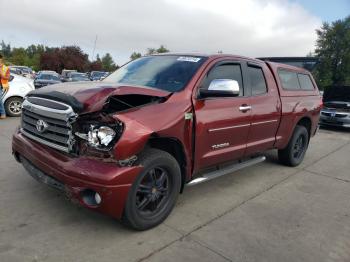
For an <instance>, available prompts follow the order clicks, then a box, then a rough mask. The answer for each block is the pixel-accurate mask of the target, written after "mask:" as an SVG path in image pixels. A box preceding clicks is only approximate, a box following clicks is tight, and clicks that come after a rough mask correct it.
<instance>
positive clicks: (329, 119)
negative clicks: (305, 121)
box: [320, 86, 350, 127]
mask: <svg viewBox="0 0 350 262" xmlns="http://www.w3.org/2000/svg"><path fill="white" fill-rule="evenodd" d="M320 125H327V126H340V127H350V86H332V87H328V88H326V89H325V91H324V94H323V109H322V110H321V116H320Z"/></svg>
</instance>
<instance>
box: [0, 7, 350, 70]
mask: <svg viewBox="0 0 350 262" xmlns="http://www.w3.org/2000/svg"><path fill="white" fill-rule="evenodd" d="M0 6H1V9H0V19H1V21H2V22H1V23H0V41H1V40H4V41H5V42H6V43H10V44H11V45H12V46H15V47H20V46H23V47H26V46H28V45H30V44H44V45H47V46H63V45H78V46H80V47H81V48H82V49H83V50H84V51H85V52H86V53H87V54H89V56H90V59H91V58H92V53H93V49H94V42H95V38H96V36H97V42H96V50H95V56H96V54H99V55H100V56H102V55H103V54H105V53H107V52H109V53H111V54H112V56H113V58H114V60H115V61H116V62H117V64H119V65H121V64H123V63H125V62H127V61H128V60H129V57H130V54H131V53H132V52H133V51H136V52H140V53H142V54H144V53H145V52H146V50H147V48H149V47H153V48H157V47H159V46H160V45H161V44H162V45H165V46H166V47H167V48H168V49H170V50H171V51H172V52H199V53H217V52H218V51H222V52H224V53H231V54H238V55H244V56H250V57H262V56H305V55H306V54H307V53H309V52H310V51H313V50H314V44H315V40H316V33H315V29H317V28H319V27H320V26H321V25H322V22H323V21H328V22H332V21H334V20H336V19H341V18H344V17H345V16H347V15H350V0H333V1H326V0H319V1H316V0H60V1H53V0H0ZM4 7H5V8H4Z"/></svg>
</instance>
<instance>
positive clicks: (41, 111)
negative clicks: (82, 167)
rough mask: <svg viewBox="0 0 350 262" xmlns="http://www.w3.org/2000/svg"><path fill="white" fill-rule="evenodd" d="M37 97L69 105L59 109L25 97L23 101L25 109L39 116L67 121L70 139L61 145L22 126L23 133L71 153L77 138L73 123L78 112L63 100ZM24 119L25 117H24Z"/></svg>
mask: <svg viewBox="0 0 350 262" xmlns="http://www.w3.org/2000/svg"><path fill="white" fill-rule="evenodd" d="M33 97H35V98H38V99H41V100H46V101H50V102H53V103H57V104H61V105H63V106H65V107H67V108H68V109H66V110H59V109H54V108H49V107H45V106H40V105H36V104H33V103H31V102H29V101H28V100H27V99H24V101H23V103H22V108H24V109H25V110H27V111H29V112H31V113H34V114H37V115H38V117H40V116H43V117H48V118H52V119H56V120H62V121H65V122H66V126H67V127H68V128H69V130H68V141H67V146H61V145H57V144H55V143H53V142H48V141H46V140H44V139H42V138H40V137H37V136H35V135H32V134H30V133H28V132H26V131H25V130H24V129H23V128H21V132H22V134H23V135H25V136H27V137H29V138H31V139H33V140H35V141H37V142H39V143H42V144H44V145H47V146H50V147H52V148H55V149H58V150H61V151H64V152H67V153H69V152H70V151H72V149H73V146H74V144H75V139H74V134H73V133H72V125H71V124H72V123H73V122H74V121H75V119H76V118H77V116H78V115H77V114H76V113H75V112H74V111H73V108H72V107H71V106H70V105H67V104H65V103H62V102H58V101H55V100H51V99H46V98H41V97H36V96H33ZM22 121H23V119H22Z"/></svg>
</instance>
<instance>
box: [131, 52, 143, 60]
mask: <svg viewBox="0 0 350 262" xmlns="http://www.w3.org/2000/svg"><path fill="white" fill-rule="evenodd" d="M141 56H142V55H141V53H136V52H133V53H132V54H131V56H130V59H131V60H135V59H137V58H140V57H141Z"/></svg>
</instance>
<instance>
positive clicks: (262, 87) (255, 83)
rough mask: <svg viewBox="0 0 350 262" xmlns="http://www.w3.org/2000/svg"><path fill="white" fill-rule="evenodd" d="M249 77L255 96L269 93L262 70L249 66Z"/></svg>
mask: <svg viewBox="0 0 350 262" xmlns="http://www.w3.org/2000/svg"><path fill="white" fill-rule="evenodd" d="M248 75H249V79H250V84H251V87H252V95H253V96H254V95H261V94H265V93H267V87H266V81H265V77H264V73H263V71H262V69H261V68H259V67H253V66H248Z"/></svg>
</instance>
